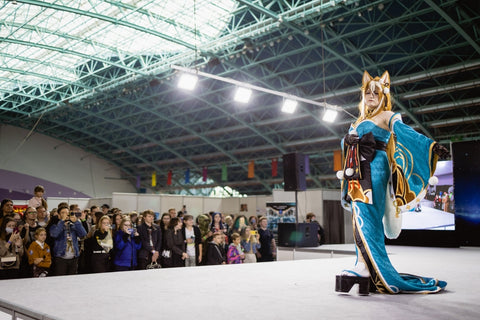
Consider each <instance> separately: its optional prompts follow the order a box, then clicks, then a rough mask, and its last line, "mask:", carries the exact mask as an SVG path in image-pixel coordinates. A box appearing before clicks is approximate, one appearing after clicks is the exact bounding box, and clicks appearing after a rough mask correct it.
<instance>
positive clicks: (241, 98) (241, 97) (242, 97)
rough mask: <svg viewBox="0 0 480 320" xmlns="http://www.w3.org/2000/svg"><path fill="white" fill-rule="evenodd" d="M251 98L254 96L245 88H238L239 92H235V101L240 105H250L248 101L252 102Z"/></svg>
mask: <svg viewBox="0 0 480 320" xmlns="http://www.w3.org/2000/svg"><path fill="white" fill-rule="evenodd" d="M251 96H252V90H251V89H247V88H244V87H237V90H236V91H235V96H234V97H233V99H234V100H235V101H237V102H240V103H248V101H250V97H251Z"/></svg>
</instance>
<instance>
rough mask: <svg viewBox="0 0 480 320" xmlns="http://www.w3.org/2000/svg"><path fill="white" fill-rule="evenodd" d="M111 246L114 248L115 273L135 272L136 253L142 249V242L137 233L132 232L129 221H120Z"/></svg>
mask: <svg viewBox="0 0 480 320" xmlns="http://www.w3.org/2000/svg"><path fill="white" fill-rule="evenodd" d="M113 245H114V248H115V258H114V259H113V264H114V269H115V271H128V270H135V268H136V267H137V252H138V250H140V248H141V247H142V242H141V239H140V235H139V234H138V232H136V231H134V229H133V225H132V222H131V221H130V219H122V221H121V222H120V228H119V229H118V231H117V232H116V233H115V240H114V242H113Z"/></svg>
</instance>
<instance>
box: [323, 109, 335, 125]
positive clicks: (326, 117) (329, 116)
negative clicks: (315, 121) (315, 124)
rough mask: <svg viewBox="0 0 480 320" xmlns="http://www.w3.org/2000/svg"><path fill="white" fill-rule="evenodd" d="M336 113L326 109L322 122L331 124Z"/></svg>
mask: <svg viewBox="0 0 480 320" xmlns="http://www.w3.org/2000/svg"><path fill="white" fill-rule="evenodd" d="M337 114H338V112H337V111H336V110H332V109H327V110H325V112H324V113H323V121H326V122H333V121H334V120H335V118H336V117H337Z"/></svg>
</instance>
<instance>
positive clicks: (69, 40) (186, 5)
mask: <svg viewBox="0 0 480 320" xmlns="http://www.w3.org/2000/svg"><path fill="white" fill-rule="evenodd" d="M45 2H47V3H52V4H55V5H58V6H65V7H70V8H74V9H75V11H76V12H70V11H68V10H61V9H52V8H48V6H44V7H41V6H35V5H29V4H26V3H21V4H19V5H16V6H15V5H6V6H4V7H2V16H4V17H5V19H4V25H3V27H2V28H0V36H1V37H4V38H7V39H11V40H12V41H19V42H26V43H32V45H21V44H15V43H12V42H5V43H3V44H0V50H1V51H0V52H3V54H5V55H12V57H18V58H17V59H13V58H12V59H8V60H7V59H4V60H3V62H4V63H5V64H6V66H4V67H5V68H11V69H21V70H23V72H18V73H11V72H0V76H8V77H15V80H16V81H19V82H20V83H24V82H29V81H33V82H34V83H38V81H40V80H39V79H38V77H35V76H28V72H32V73H42V74H44V75H45V79H48V77H49V76H52V77H58V78H62V79H64V80H65V81H69V82H71V81H75V79H78V77H79V76H80V74H77V73H76V72H77V71H76V70H77V67H78V66H79V65H81V64H84V63H86V62H87V61H88V60H90V58H89V57H87V56H91V59H95V57H101V58H102V59H106V60H109V58H110V57H116V56H119V55H121V56H122V58H125V57H128V56H135V55H157V56H161V55H162V54H164V53H183V52H186V51H191V48H186V47H185V46H183V45H182V44H181V43H177V41H175V40H179V41H178V42H182V41H183V42H186V43H190V44H191V45H192V46H193V45H195V46H198V47H199V48H200V49H201V46H202V44H204V43H205V44H206V43H210V42H212V41H215V39H216V38H217V37H218V36H219V35H220V34H221V33H222V32H223V31H224V30H225V27H226V25H227V23H228V22H229V21H230V19H231V14H232V12H233V11H234V10H235V8H236V7H237V5H238V4H237V2H236V1H235V0H210V1H207V0H196V1H195V0H162V1H158V0H130V1H122V3H123V5H122V4H121V3H118V5H116V3H115V2H107V1H95V0H63V1H54V0H47V1H45ZM194 4H195V9H196V10H193V8H194ZM82 11H84V12H85V14H82V13H81V12H82ZM194 13H195V14H194ZM89 15H93V17H92V16H89ZM96 15H100V16H99V18H95V16H96ZM102 16H103V17H105V18H104V19H102V18H101V17H102ZM112 19H113V20H117V21H118V22H119V23H112V21H111V20H112ZM25 26H28V27H25ZM195 30H196V31H197V34H195ZM159 35H164V36H159ZM169 38H171V39H173V40H172V41H170V40H169ZM41 46H46V47H54V48H57V50H49V49H46V48H41ZM0 54H2V53H0ZM166 56H169V57H171V55H166ZM28 59H31V60H35V62H34V63H29V61H28ZM36 60H38V61H36ZM41 61H43V63H41ZM166 63H168V62H166ZM12 83H14V81H12V82H10V83H9V84H1V83H0V87H2V86H3V87H5V86H11V85H12Z"/></svg>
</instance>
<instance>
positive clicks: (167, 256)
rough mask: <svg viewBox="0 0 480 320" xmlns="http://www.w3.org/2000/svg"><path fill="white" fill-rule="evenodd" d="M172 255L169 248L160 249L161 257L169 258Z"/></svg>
mask: <svg viewBox="0 0 480 320" xmlns="http://www.w3.org/2000/svg"><path fill="white" fill-rule="evenodd" d="M171 256H172V252H171V251H170V250H162V257H164V258H167V259H168V258H170V257H171Z"/></svg>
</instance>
